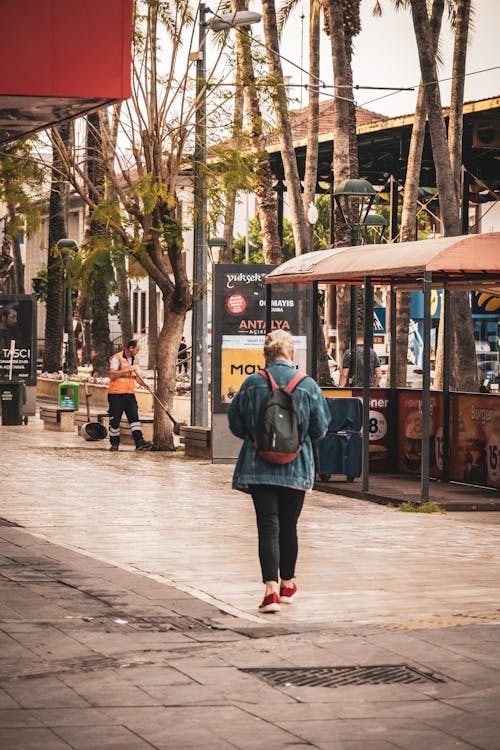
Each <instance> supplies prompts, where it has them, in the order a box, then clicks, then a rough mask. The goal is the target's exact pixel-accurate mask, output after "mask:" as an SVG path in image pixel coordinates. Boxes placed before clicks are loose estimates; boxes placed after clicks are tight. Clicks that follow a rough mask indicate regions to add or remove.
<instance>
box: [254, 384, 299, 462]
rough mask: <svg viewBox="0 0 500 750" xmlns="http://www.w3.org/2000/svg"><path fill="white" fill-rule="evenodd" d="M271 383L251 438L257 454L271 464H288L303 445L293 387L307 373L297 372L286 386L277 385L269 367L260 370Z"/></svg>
mask: <svg viewBox="0 0 500 750" xmlns="http://www.w3.org/2000/svg"><path fill="white" fill-rule="evenodd" d="M259 375H262V377H264V378H265V379H266V380H267V381H268V383H269V385H270V386H271V392H270V394H269V396H268V398H267V401H266V403H265V405H264V408H263V410H262V413H261V415H260V419H259V423H258V427H257V434H256V436H255V440H254V442H253V445H254V448H255V450H256V451H257V455H258V456H260V457H261V458H263V459H264V460H265V461H268V462H269V463H271V464H289V463H291V462H292V461H293V460H294V459H295V458H297V455H298V454H299V453H300V450H301V448H302V442H301V440H302V426H301V424H300V417H299V411H298V409H297V404H296V403H295V400H294V398H293V395H292V393H293V391H294V389H295V388H296V386H297V385H298V384H299V383H300V381H301V380H303V379H304V378H305V377H307V376H306V375H304V374H303V373H301V372H298V373H297V374H296V375H294V376H293V378H292V379H291V380H290V382H289V383H288V385H287V386H285V388H280V386H279V385H277V383H276V381H275V379H274V378H273V376H272V375H271V373H270V372H269V371H268V370H259Z"/></svg>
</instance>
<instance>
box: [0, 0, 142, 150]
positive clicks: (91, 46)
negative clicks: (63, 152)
mask: <svg viewBox="0 0 500 750" xmlns="http://www.w3.org/2000/svg"><path fill="white" fill-rule="evenodd" d="M1 19H2V43H1V44H0V71H1V74H0V143H1V142H4V143H5V142H6V141H10V140H13V139H15V138H19V137H21V136H24V135H28V134H29V133H34V132H36V131H38V130H43V129H45V128H47V127H50V126H51V125H54V124H57V123H58V122H61V121H63V120H67V119H70V118H72V117H77V116H80V115H82V114H85V113H87V112H90V111H93V110H95V109H97V108H99V107H102V106H104V105H107V104H112V103H113V102H116V101H120V100H122V99H126V98H127V97H129V96H130V93H131V89H130V77H131V45H132V25H133V23H132V22H133V9H132V0H105V1H104V2H103V0H71V2H68V0H44V2H40V0H3V2H2V11H1Z"/></svg>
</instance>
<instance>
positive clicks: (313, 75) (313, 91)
mask: <svg viewBox="0 0 500 750" xmlns="http://www.w3.org/2000/svg"><path fill="white" fill-rule="evenodd" d="M319 20H320V6H319V5H318V3H317V2H315V0H310V2H309V104H308V108H307V136H306V140H307V151H306V165H305V172H304V193H303V195H302V200H303V203H304V213H305V215H307V210H308V208H309V204H310V203H314V200H315V198H316V184H317V181H318V153H319V86H318V84H319V74H320V65H319V59H320V26H319ZM308 230H309V231H308V243H309V246H308V251H310V250H312V249H313V233H314V225H312V224H311V225H309V227H308Z"/></svg>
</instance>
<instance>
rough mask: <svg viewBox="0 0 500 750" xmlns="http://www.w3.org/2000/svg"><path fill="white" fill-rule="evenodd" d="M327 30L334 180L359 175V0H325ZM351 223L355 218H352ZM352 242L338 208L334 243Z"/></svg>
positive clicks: (342, 319) (342, 344)
mask: <svg viewBox="0 0 500 750" xmlns="http://www.w3.org/2000/svg"><path fill="white" fill-rule="evenodd" d="M322 3H323V11H324V15H325V24H326V31H327V33H328V35H329V37H330V42H331V50H332V62H333V72H334V79H335V108H334V122H333V141H334V151H333V175H334V180H335V184H337V185H338V184H339V183H340V182H342V181H343V180H347V179H349V178H354V177H357V176H358V153H357V138H356V112H355V105H354V95H353V81H352V65H351V62H352V39H353V37H354V36H355V35H356V34H358V33H359V31H360V28H361V26H360V0H354V1H353V2H349V0H322ZM349 224H350V225H352V224H353V219H352V218H349ZM350 244H351V229H350V226H348V225H347V224H346V222H345V221H344V219H343V217H342V214H341V213H340V211H339V210H338V209H337V208H336V209H335V214H334V245H335V247H344V246H349V245H350ZM336 307H337V326H336V327H337V332H338V333H337V352H336V354H337V359H338V360H339V361H341V360H342V355H343V352H344V350H345V349H346V348H347V342H348V341H349V338H350V327H351V326H350V322H351V306H350V289H349V287H346V286H341V287H339V288H338V289H337V299H336Z"/></svg>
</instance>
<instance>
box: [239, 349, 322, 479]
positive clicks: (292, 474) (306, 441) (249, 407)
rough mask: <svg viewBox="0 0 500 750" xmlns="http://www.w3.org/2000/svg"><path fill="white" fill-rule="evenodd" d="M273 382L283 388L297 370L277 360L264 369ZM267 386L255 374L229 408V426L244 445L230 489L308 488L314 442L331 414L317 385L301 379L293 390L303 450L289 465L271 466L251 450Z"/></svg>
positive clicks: (312, 463)
mask: <svg viewBox="0 0 500 750" xmlns="http://www.w3.org/2000/svg"><path fill="white" fill-rule="evenodd" d="M267 369H268V370H269V371H270V373H271V375H272V376H273V378H274V379H275V381H276V383H277V384H278V385H279V386H281V387H283V388H284V387H285V386H286V385H287V384H288V383H289V381H290V380H291V379H292V377H293V376H294V375H295V373H296V370H295V368H294V367H291V366H290V365H289V364H288V363H287V362H285V361H283V360H278V361H276V362H273V364H272V365H270V366H269V367H268V368H267ZM269 391H270V385H269V383H268V382H267V380H266V379H265V378H263V377H262V375H258V374H257V373H255V374H254V375H250V376H249V377H248V378H246V380H245V381H244V383H243V385H242V386H241V388H240V390H239V391H238V393H237V394H236V396H235V397H234V398H233V400H232V402H231V405H230V407H229V413H228V417H229V427H230V429H231V432H232V433H233V435H236V437H239V438H242V440H243V445H242V447H241V450H240V454H239V457H238V461H237V463H236V467H235V470H234V475H233V488H234V489H237V490H241V491H242V492H249V489H248V485H249V484H273V485H281V486H283V487H293V488H295V489H301V490H305V489H310V488H311V487H312V486H313V484H314V475H315V463H314V448H313V441H316V440H319V439H320V438H322V437H323V436H324V435H325V433H326V431H327V428H328V424H329V422H330V412H329V409H328V406H327V403H326V401H325V398H324V396H323V393H322V392H321V389H320V388H319V386H318V385H317V383H316V382H315V381H314V380H313V379H312V378H310V377H307V378H304V380H302V381H301V382H300V383H299V384H298V385H297V386H296V388H295V390H294V391H293V397H294V399H295V402H296V404H297V406H298V410H299V415H300V421H301V425H302V449H301V451H300V453H299V454H298V456H297V458H295V459H294V460H293V461H292V462H291V463H289V464H281V465H279V464H272V463H269V462H268V461H265V460H264V459H263V458H260V456H258V455H257V453H256V450H255V448H254V447H253V440H254V439H255V431H256V424H257V420H258V418H259V415H260V413H261V411H262V409H263V408H264V405H265V403H266V401H267V398H268V396H269Z"/></svg>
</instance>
